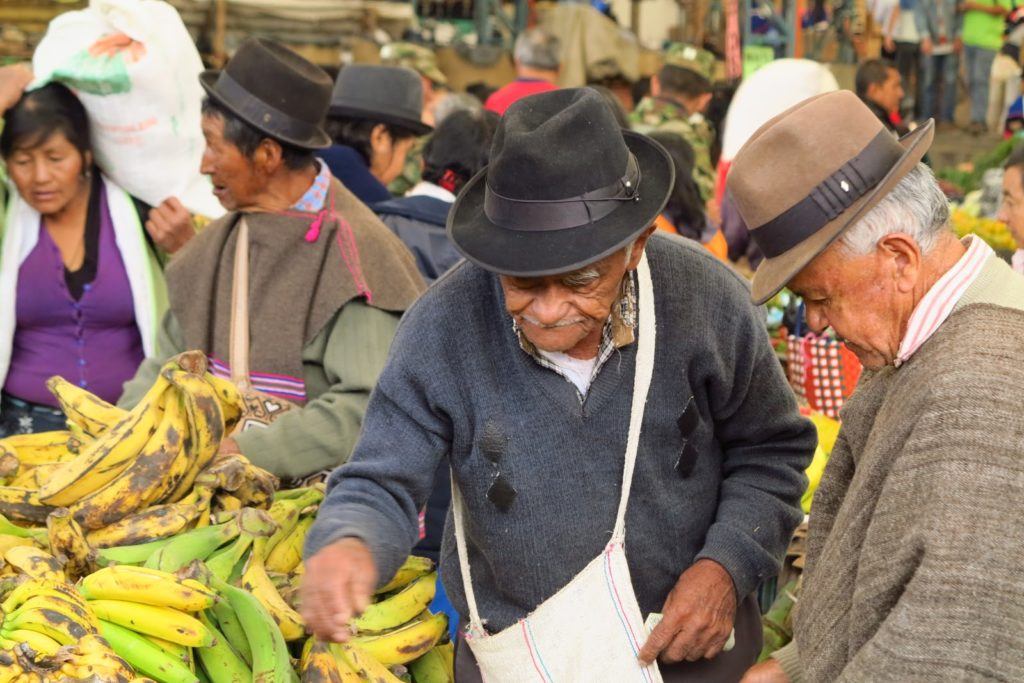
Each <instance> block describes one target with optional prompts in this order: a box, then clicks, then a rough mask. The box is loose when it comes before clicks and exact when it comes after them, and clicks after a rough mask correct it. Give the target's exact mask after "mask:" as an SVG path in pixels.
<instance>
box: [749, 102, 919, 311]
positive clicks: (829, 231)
mask: <svg viewBox="0 0 1024 683" xmlns="http://www.w3.org/2000/svg"><path fill="white" fill-rule="evenodd" d="M934 138H935V120H934V119H928V121H926V122H925V123H924V124H923V125H921V126H919V127H917V128H916V129H915V130H914V131H913V132H911V133H908V134H907V135H904V136H903V137H902V138H900V141H899V142H900V145H902V146H903V149H904V152H903V155H902V156H901V157H900V159H899V161H897V162H896V165H894V166H893V167H892V168H891V169H890V170H889V172H888V173H887V174H886V175H885V177H884V178H882V180H881V181H880V182H879V183H878V184H877V185H875V187H874V188H872V189H871V191H870V192H868V193H867V194H865V195H864V196H863V197H861V198H860V199H858V200H857V201H855V202H854V203H853V204H851V205H850V208H848V209H847V210H846V211H844V212H843V213H841V214H839V216H837V217H836V218H835V219H834V220H832V221H830V222H828V223H826V224H825V225H824V226H823V227H822V228H821V229H820V230H818V231H817V232H815V233H814V234H813V235H811V236H810V237H809V238H807V239H806V240H804V241H803V242H801V243H800V244H798V245H796V246H795V247H793V248H792V249H790V250H788V251H785V252H783V253H781V254H779V255H778V256H773V257H772V258H766V259H765V260H764V261H762V262H761V264H760V265H759V266H758V268H757V272H755V273H754V279H753V282H752V283H751V287H750V298H751V299H752V300H753V301H754V303H755V304H757V305H759V306H760V305H762V304H764V303H765V302H767V301H768V300H769V299H771V298H772V297H773V296H775V295H776V294H778V293H779V292H780V291H781V290H782V289H783V288H784V287H785V286H786V285H787V284H788V283H789V281H790V280H792V279H793V278H794V277H796V276H797V275H798V274H799V273H800V271H801V270H803V269H804V268H805V267H806V266H807V265H808V264H809V263H810V262H811V261H813V260H814V259H815V258H817V257H818V256H819V255H820V254H821V253H822V252H823V251H825V250H826V249H828V247H829V246H830V245H831V244H832V243H833V242H835V241H836V239H838V238H839V236H840V235H842V233H843V231H844V230H846V228H848V227H850V226H851V225H853V224H854V223H856V222H857V221H858V220H860V219H861V218H862V217H863V216H864V214H865V213H867V212H868V211H870V210H871V209H872V208H874V207H875V206H876V205H877V204H878V202H880V201H882V199H883V198H884V197H885V196H886V195H887V194H889V193H890V192H891V191H892V189H893V188H894V187H896V185H897V184H898V183H899V182H900V180H902V179H903V177H904V176H905V175H907V173H909V172H910V171H911V169H913V168H914V167H915V166H917V164H918V163H919V162H920V161H921V159H923V158H924V155H925V154H927V152H928V148H929V147H931V145H932V140H933V139H934Z"/></svg>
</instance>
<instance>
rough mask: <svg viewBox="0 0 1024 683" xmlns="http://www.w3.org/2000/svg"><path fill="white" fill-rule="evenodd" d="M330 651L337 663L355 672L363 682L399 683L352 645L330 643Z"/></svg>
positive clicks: (395, 677) (373, 660) (388, 670)
mask: <svg viewBox="0 0 1024 683" xmlns="http://www.w3.org/2000/svg"><path fill="white" fill-rule="evenodd" d="M331 650H332V651H333V652H334V656H335V657H337V658H338V661H339V662H340V663H342V664H343V665H345V666H346V667H348V668H349V670H351V671H355V672H356V673H357V674H359V676H360V677H361V679H362V680H363V681H372V682H373V683H400V681H401V680H402V679H400V678H399V677H398V676H396V675H395V674H393V673H391V669H389V668H388V667H386V666H384V664H382V663H381V662H379V661H377V660H376V659H375V658H374V657H373V656H372V655H371V654H370V653H369V652H367V651H366V650H364V649H363V648H361V647H359V646H358V645H354V644H353V643H332V644H331Z"/></svg>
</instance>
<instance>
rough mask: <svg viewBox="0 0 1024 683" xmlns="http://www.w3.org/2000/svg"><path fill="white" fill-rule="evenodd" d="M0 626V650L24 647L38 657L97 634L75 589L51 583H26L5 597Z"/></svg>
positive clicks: (92, 617)
mask: <svg viewBox="0 0 1024 683" xmlns="http://www.w3.org/2000/svg"><path fill="white" fill-rule="evenodd" d="M2 609H3V614H4V617H3V623H2V624H0V648H3V649H10V648H12V647H14V646H15V645H17V644H19V643H25V644H27V645H28V646H29V647H31V648H32V649H33V650H34V651H35V652H36V653H38V654H40V655H54V654H56V653H57V651H58V650H59V649H60V648H61V647H62V646H64V645H74V644H75V643H77V642H79V641H80V640H81V639H82V638H84V637H85V636H87V635H90V634H92V635H95V634H96V633H98V628H99V622H98V621H97V619H96V614H95V613H94V612H93V611H92V610H91V609H90V607H89V605H88V604H87V603H86V601H85V599H84V598H83V597H82V595H81V594H80V593H79V592H78V591H77V590H76V589H75V588H74V586H72V585H70V584H68V583H64V582H63V581H56V580H50V579H29V580H27V581H25V582H23V583H22V584H20V585H19V586H18V587H17V588H15V589H14V590H13V591H11V592H10V593H8V594H7V596H6V597H5V598H4V601H3V604H2Z"/></svg>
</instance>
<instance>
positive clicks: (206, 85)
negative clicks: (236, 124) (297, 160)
mask: <svg viewBox="0 0 1024 683" xmlns="http://www.w3.org/2000/svg"><path fill="white" fill-rule="evenodd" d="M219 75H220V71H219V70H217V69H207V70H206V71H204V72H202V73H201V74H199V85H201V86H203V90H205V91H206V94H207V95H209V97H210V99H211V100H213V101H215V102H216V103H217V104H219V105H220V106H222V107H224V108H225V109H227V110H228V111H230V112H231V113H232V114H234V115H235V116H237V117H238V118H240V119H241V120H242V121H245V122H246V123H248V124H249V125H250V126H252V127H253V128H255V129H256V130H258V131H260V132H261V133H264V134H266V135H267V137H270V138H273V139H275V140H279V141H281V142H285V143H288V144H289V145H292V146H294V147H299V148H300V149H326V148H327V147H330V146H331V145H332V144H333V143H332V141H331V136H330V135H328V134H327V131H325V130H324V129H323V127H318V128H317V131H316V134H315V135H314V136H313V137H312V138H310V139H298V138H294V137H291V136H288V135H282V134H281V133H280V132H279V131H274V130H270V129H268V128H265V127H264V126H263V125H262V124H261V123H260V122H259V121H257V120H255V119H253V118H252V117H250V116H247V115H246V114H244V113H242V111H241V110H239V109H238V108H237V107H236V106H235V105H234V104H233V103H232V102H231V100H228V99H227V98H225V97H224V96H223V95H221V94H220V93H219V92H217V88H216V84H217V76H219Z"/></svg>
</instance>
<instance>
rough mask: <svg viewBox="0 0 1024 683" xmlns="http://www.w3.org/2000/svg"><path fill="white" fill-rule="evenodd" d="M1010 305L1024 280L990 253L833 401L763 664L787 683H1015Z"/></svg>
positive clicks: (1017, 580) (1022, 343) (1017, 617)
mask: <svg viewBox="0 0 1024 683" xmlns="http://www.w3.org/2000/svg"><path fill="white" fill-rule="evenodd" d="M1022 309H1024V278H1021V277H1020V276H1019V275H1016V274H1014V273H1012V272H1011V271H1010V268H1009V267H1008V266H1007V265H1006V264H1005V263H1002V262H1001V261H999V260H998V259H996V258H995V257H993V258H992V259H990V261H989V262H988V263H987V264H986V267H985V269H984V270H983V271H982V274H981V276H980V277H979V278H978V280H977V281H976V282H975V284H974V285H973V286H972V287H971V288H969V289H968V291H967V293H966V294H965V296H964V298H963V299H962V300H961V301H960V305H959V308H958V309H957V310H956V311H955V312H954V313H953V315H952V316H950V318H949V319H948V320H947V321H946V322H945V323H944V324H943V325H942V326H941V327H940V328H939V330H938V331H937V332H936V333H935V335H934V336H932V338H931V339H929V340H928V341H927V342H926V343H925V344H924V345H923V346H922V347H921V348H920V349H919V350H918V351H917V353H915V354H914V356H912V357H911V359H910V360H909V361H908V362H907V363H905V364H904V365H903V366H901V367H900V368H899V369H896V368H893V367H887V368H884V369H883V370H880V371H878V372H875V373H872V374H868V375H865V377H864V378H863V379H862V380H861V383H860V384H859V385H858V387H857V391H856V392H855V393H854V395H853V396H852V397H851V399H850V400H849V402H848V403H847V404H846V405H845V406H844V408H843V413H842V417H843V428H842V431H841V432H840V434H839V439H838V441H837V442H836V447H835V449H834V450H833V452H832V457H831V460H830V461H829V464H828V467H827V468H826V469H825V473H824V476H823V477H822V480H821V484H820V486H819V488H818V491H817V493H816V495H815V497H814V504H813V507H812V511H811V526H810V534H809V536H808V545H807V568H806V575H805V583H804V588H803V592H802V597H801V601H800V604H799V607H798V609H797V612H796V615H795V641H794V643H793V644H792V645H790V646H788V647H786V648H784V650H782V651H780V652H779V653H777V654H776V655H775V656H776V658H777V659H779V661H780V662H781V663H782V665H783V668H784V669H785V670H786V673H787V674H788V676H789V678H790V680H791V681H793V683H798V682H802V681H808V682H813V683H826V682H827V683H832V682H833V681H843V682H853V681H858V682H863V683H877V682H882V681H900V682H902V681H943V682H946V681H1022V680H1024V571H1022V567H1024V411H1022V409H1021V398H1022V396H1024V310H1022ZM797 646H798V647H797Z"/></svg>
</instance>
